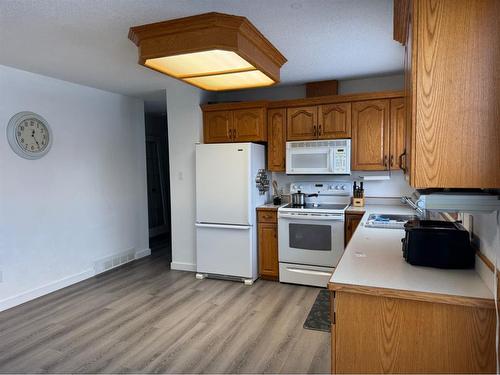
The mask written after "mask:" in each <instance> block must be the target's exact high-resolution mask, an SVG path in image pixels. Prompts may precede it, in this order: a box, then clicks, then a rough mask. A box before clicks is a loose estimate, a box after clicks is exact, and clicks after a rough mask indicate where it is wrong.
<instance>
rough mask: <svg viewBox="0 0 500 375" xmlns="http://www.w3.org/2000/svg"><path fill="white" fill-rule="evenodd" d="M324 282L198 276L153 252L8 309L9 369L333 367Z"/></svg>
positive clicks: (2, 355) (2, 353)
mask: <svg viewBox="0 0 500 375" xmlns="http://www.w3.org/2000/svg"><path fill="white" fill-rule="evenodd" d="M317 294H318V289H317V288H312V287H305V286H295V285H287V284H280V283H277V282H271V281H263V280H259V281H257V282H256V283H255V284H254V285H253V286H251V287H249V286H245V285H243V284H242V283H236V282H231V281H222V280H211V279H205V280H196V279H195V277H194V274H193V273H190V272H181V271H171V270H169V269H168V268H167V266H166V265H165V263H164V262H162V261H161V260H159V259H151V258H145V259H142V260H139V261H136V262H133V263H131V264H129V265H126V266H124V267H122V268H120V269H117V270H114V271H111V272H108V273H106V274H103V275H100V276H97V277H94V278H92V279H89V280H86V281H83V282H81V283H79V284H76V285H73V286H70V287H68V288H65V289H62V290H60V291H57V292H55V293H52V294H50V295H47V296H44V297H41V298H39V299H36V300H34V301H31V302H28V303H26V304H24V305H21V306H18V307H15V308H13V309H10V310H7V311H4V312H1V313H0V372H2V373H26V372H29V373H40V372H42V373H97V372H103V373H125V372H133V373H294V372H295V373H328V372H329V371H330V334H329V333H325V332H318V331H310V330H305V329H303V328H302V324H303V323H304V320H305V319H306V317H307V314H308V312H309V309H310V308H311V306H312V304H313V302H314V300H315V298H316V295H317Z"/></svg>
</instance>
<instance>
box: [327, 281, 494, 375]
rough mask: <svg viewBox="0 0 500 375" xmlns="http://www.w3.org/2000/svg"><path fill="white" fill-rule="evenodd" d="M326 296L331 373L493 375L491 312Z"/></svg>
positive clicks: (377, 298) (359, 295)
mask: <svg viewBox="0 0 500 375" xmlns="http://www.w3.org/2000/svg"><path fill="white" fill-rule="evenodd" d="M331 293H332V295H331V296H332V298H331V301H332V310H334V311H332V312H333V317H334V318H333V319H332V373H494V372H495V371H496V359H495V310H494V309H493V308H487V307H477V306H463V305H457V304H454V303H453V300H452V299H450V302H449V303H437V302H428V301H423V300H418V301H417V300H412V299H405V298H404V297H401V296H399V297H398V298H391V297H383V296H377V295H368V294H362V293H355V292H350V291H339V290H337V291H331Z"/></svg>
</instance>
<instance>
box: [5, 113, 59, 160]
mask: <svg viewBox="0 0 500 375" xmlns="http://www.w3.org/2000/svg"><path fill="white" fill-rule="evenodd" d="M7 139H8V141H9V144H10V147H11V148H12V150H13V151H14V152H15V153H16V154H18V155H19V156H21V157H23V158H25V159H39V158H41V157H42V156H44V155H45V154H46V153H47V152H49V150H50V146H51V144H52V132H51V130H50V127H49V124H48V123H47V121H46V120H45V119H44V118H43V117H42V116H40V115H37V114H36V113H33V112H19V113H17V114H16V115H14V116H13V117H12V118H11V119H10V121H9V124H8V126H7Z"/></svg>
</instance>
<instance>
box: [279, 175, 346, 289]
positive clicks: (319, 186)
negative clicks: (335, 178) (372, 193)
mask: <svg viewBox="0 0 500 375" xmlns="http://www.w3.org/2000/svg"><path fill="white" fill-rule="evenodd" d="M298 191H301V192H302V193H305V194H318V196H317V197H310V198H306V205H305V206H301V207H295V206H293V205H291V204H288V205H286V206H284V207H281V208H279V209H278V238H279V250H278V253H279V266H280V281H281V282H286V283H294V284H303V285H314V286H321V287H326V285H327V283H328V280H329V279H330V277H331V275H332V273H333V270H334V268H335V266H336V265H337V263H338V262H339V260H340V257H341V256H342V254H343V252H344V221H345V210H346V208H347V207H348V205H349V203H350V197H351V185H350V183H349V182H296V183H293V184H291V185H290V193H291V194H293V193H296V192H298Z"/></svg>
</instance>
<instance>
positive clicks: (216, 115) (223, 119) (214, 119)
mask: <svg viewBox="0 0 500 375" xmlns="http://www.w3.org/2000/svg"><path fill="white" fill-rule="evenodd" d="M232 127H233V121H232V113H231V111H210V112H204V113H203V140H204V142H205V143H219V142H231V138H232V133H231V132H232Z"/></svg>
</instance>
